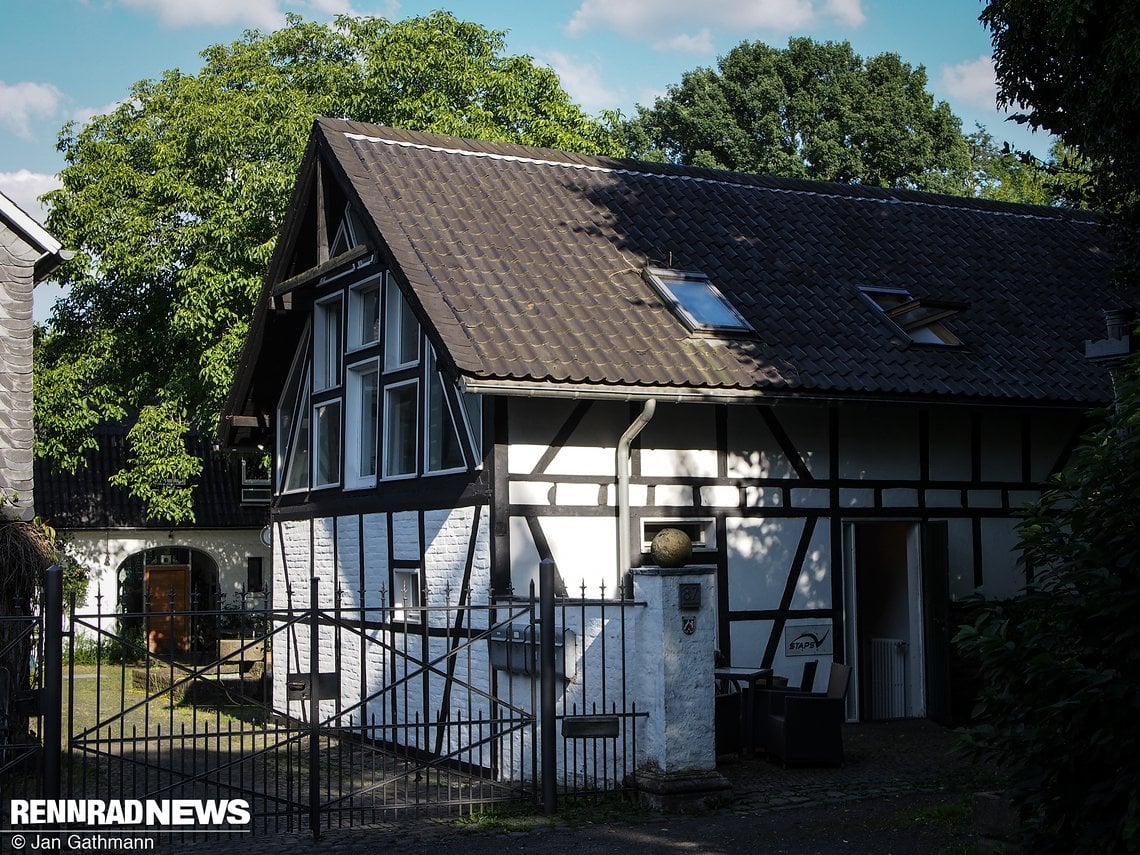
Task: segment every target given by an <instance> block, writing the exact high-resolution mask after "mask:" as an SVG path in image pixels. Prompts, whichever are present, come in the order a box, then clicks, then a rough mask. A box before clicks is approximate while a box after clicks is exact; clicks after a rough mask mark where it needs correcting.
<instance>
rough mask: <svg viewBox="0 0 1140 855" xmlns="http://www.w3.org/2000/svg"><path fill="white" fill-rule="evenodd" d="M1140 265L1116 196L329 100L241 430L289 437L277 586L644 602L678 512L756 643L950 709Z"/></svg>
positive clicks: (727, 644) (232, 422)
mask: <svg viewBox="0 0 1140 855" xmlns="http://www.w3.org/2000/svg"><path fill="white" fill-rule="evenodd" d="M1112 264H1113V258H1112V254H1111V251H1110V242H1109V240H1108V238H1107V237H1106V235H1105V233H1104V231H1103V230H1102V227H1101V226H1100V224H1099V223H1098V222H1097V221H1096V219H1095V217H1093V216H1092V215H1091V214H1088V213H1086V212H1080V211H1071V210H1063V209H1052V208H1039V207H1030V206H1020V205H1010V204H1000V203H996V202H990V201H983V200H978V199H966V198H954V197H947V196H935V195H928V194H923V193H918V192H911V191H906V190H887V189H881V188H877V187H867V186H860V185H837V184H825V183H817V182H808V181H801V180H792V179H782V178H771V177H765V176H758V175H746V174H739V173H728V172H717V171H710V170H704V169H697V168H685V167H679V166H670V165H661V164H647V163H637V162H632V161H624V160H612V159H605V158H599V157H589V156H582V155H575V154H567V153H563V152H557V151H549V150H543V149H535V148H527V147H523V146H517V145H508V144H501V143H490V142H473V141H470V140H460V139H453V138H447V137H440V136H433V135H427V134H421V133H412V132H408V131H402V130H394V129H391V128H384V127H376V126H372V125H365V124H358V123H353V122H347V121H338V120H328V119H322V120H319V121H318V122H317V123H316V125H315V127H314V129H313V133H312V138H311V141H310V144H309V147H308V151H307V153H306V155H305V159H304V161H303V165H302V167H301V170H300V174H299V177H298V180H297V184H296V188H295V192H294V195H293V198H292V202H291V206H290V209H289V214H288V218H287V221H286V223H285V225H284V227H283V230H282V233H281V236H280V239H279V242H278V245H277V249H276V253H275V255H274V258H273V261H272V263H271V266H270V269H269V272H268V275H267V277H266V280H265V285H264V290H263V292H262V294H261V297H260V298H259V300H258V303H257V309H256V314H255V317H254V320H253V324H252V329H251V332H250V336H249V339H248V342H247V347H246V350H245V354H244V356H243V358H242V361H241V364H240V365H239V367H238V371H237V378H236V381H235V384H234V387H233V389H232V392H231V396H230V398H229V401H228V403H227V406H226V411H225V413H226V414H225V416H224V419H223V436H224V439H225V442H227V443H228V444H230V445H231V446H235V447H253V446H255V445H263V446H266V447H273V448H274V449H275V456H274V461H275V462H274V472H273V502H272V510H271V514H272V520H273V523H272V525H273V548H274V558H273V573H274V583H273V590H274V592H275V595H277V596H278V598H279V599H278V602H279V604H282V605H285V603H286V600H285V599H284V597H285V592H286V591H287V590H291V591H292V592H293V593H292V594H291V596H293V597H295V598H296V601H297V602H302V601H304V598H305V597H307V595H308V587H307V585H308V580H309V579H310V577H312V576H316V577H317V578H318V579H320V580H323V584H325V586H326V589H328V590H331V589H332V588H333V587H335V588H337V589H338V590H340V589H344V590H349V591H359V592H360V595H359V602H360V603H363V604H375V605H377V606H379V607H387V608H399V607H401V606H403V607H405V608H412V609H415V608H419V607H421V606H426V605H431V604H440V603H442V602H444V598H445V593H444V592H445V589H447V590H448V591H450V593H451V595H452V596H455V595H458V597H459V600H458V605H459V606H463V605H464V604H465V603H467V604H475V603H477V602H487V600H488V598H489V597H491V596H492V592H493V593H494V595H495V596H502V597H509V596H510V595H511V593H512V592H513V593H514V594H519V593H522V592H525V590H526V589H527V586H528V585H529V583H530V581H531V580H532V579H533V578H534V577H535V575H536V572H537V567H538V564H539V560H540V559H541V558H544V557H552V558H553V559H555V561H556V562H557V567H558V570H559V575H560V578H561V583H562V585H563V586H564V589H565V592H566V593H567V594H568V595H569V596H570V597H576V596H580V595H581V594H580V592H585V591H589V594H588V596H590V597H598V598H602V599H606V598H613V597H616V596H618V595H619V594H620V592H621V591H622V590H623V589H624V588H625V587H626V585H627V577H628V574H629V571H630V570H631V568H637V567H639V566H640V565H642V564H643V563H644V562H646V560H647V551H648V545H649V542H650V541H651V540H652V538H653V536H654V534H655V533H656V532H657V531H658V530H660V529H661V528H663V527H679V528H681V529H683V530H685V531H687V532H688V533H689V534H690V536H691V537H692V540H693V543H694V546H695V551H696V560H697V561H698V562H700V563H702V564H706V565H709V566H711V567H713V568H715V585H714V590H715V596H714V602H712V603H711V604H705V606H704V608H705V609H711V618H709V619H710V620H712V621H713V623H714V626H715V636H716V645H717V647H718V648H719V649H720V651H721V652H722V654H723V655H724V656H726V657H727V658H728V660H729V661H731V662H732V663H734V664H740V665H762V666H769V667H773V668H774V669H775V670H776V672H777V673H780V674H787V675H789V676H791V677H792V678H793V679H798V675H799V671H800V665H801V663H802V662H803V661H804V660H805V658H806V657H809V656H810V657H812V658H819V659H821V660H822V662H821V665H822V666H823V667H821V669H820V673H821V674H822V673H825V671H826V664H827V662H828V661H830V660H831V659H833V658H834V659H836V660H838V661H843V662H846V663H848V664H851V665H852V666H853V667H854V676H853V680H852V683H851V689H852V690H851V691H850V692H849V694H848V699H849V717H851V718H853V719H868V718H892V717H902V716H917V717H921V716H930V717H936V718H940V719H942V718H946V717H947V716H948V715H949V710H950V705H951V703H952V695H951V685H950V674H949V671H950V668H949V636H950V633H951V630H952V627H951V625H950V621H949V619H948V613H949V610H950V608H951V604H952V603H953V602H954V601H955V600H957V599H960V598H962V597H965V596H966V595H969V594H973V593H975V592H980V593H982V594H984V595H986V596H989V597H1002V596H1007V595H1011V594H1014V593H1015V592H1016V591H1017V590H1018V588H1019V586H1020V585H1021V584H1022V583H1023V582H1024V570H1023V569H1022V568H1021V567H1020V566H1019V565H1018V562H1017V555H1016V554H1015V551H1014V546H1015V543H1016V531H1015V528H1016V513H1017V511H1018V509H1019V508H1020V507H1021V506H1022V505H1023V503H1025V502H1028V501H1031V500H1033V499H1034V498H1035V497H1036V496H1038V495H1039V492H1040V490H1041V488H1042V485H1043V484H1044V483H1045V481H1046V480H1047V479H1048V478H1049V476H1050V475H1052V474H1053V473H1056V472H1057V471H1058V470H1059V469H1060V468H1062V467H1063V466H1064V465H1065V462H1066V459H1067V457H1068V455H1069V452H1070V450H1071V449H1072V447H1073V445H1074V443H1075V441H1076V440H1077V437H1078V436H1079V434H1080V432H1081V429H1082V425H1083V424H1084V421H1085V417H1086V412H1087V411H1088V410H1089V409H1090V408H1092V407H1095V406H1097V405H1099V404H1102V403H1104V402H1106V401H1109V400H1111V395H1112V389H1111V383H1110V379H1109V377H1108V374H1107V372H1106V371H1105V369H1104V368H1103V367H1102V366H1099V365H1096V364H1094V363H1092V362H1090V361H1088V360H1086V358H1085V342H1086V341H1087V340H1090V339H1093V340H1096V339H1102V338H1104V314H1103V312H1104V310H1108V309H1115V308H1118V307H1120V306H1121V305H1122V301H1123V300H1124V297H1122V296H1121V295H1119V294H1116V293H1114V292H1113V291H1112V290H1111V288H1110V286H1109V275H1110V271H1111V268H1112ZM701 614H702V615H709V614H710V612H709V611H704V612H702V613H701ZM702 619H704V618H702ZM457 620H462V618H457ZM408 631H409V632H411V631H413V630H412V628H411V627H410V626H409V627H408ZM416 631H418V630H416ZM583 631H585V630H583ZM440 633H443V629H440ZM329 638H330V640H331V636H329ZM433 638H434V636H433ZM353 643H355V642H353ZM435 643H437V642H436V641H434V640H431V639H428V638H427V637H426V636H425V642H424V644H425V648H424V649H425V650H427V649H429V648H430V649H432V650H434V649H435V648H434V647H430V645H431V644H435ZM580 643H581V645H582V647H583V648H589V647H590V646H591V640H590V639H589V638H583V639H582V640H581V642H580ZM324 647H325V645H324V643H323V642H322V649H324ZM353 649H354V648H352V647H351V645H350V646H349V647H346V648H344V650H343V651H341V652H338V653H337V655H336V662H338V663H340V664H339V665H338V666H337V667H338V668H340V669H341V671H342V681H341V689H342V693H346V695H347V696H351V695H353V694H354V693H356V695H357V696H360V697H363V696H365V695H367V694H368V693H369V692H371V691H372V690H373V688H374V687H373V686H372V685H368V686H365V687H363V688H361V682H360V681H361V680H363V679H364V678H362V677H361V676H360V672H359V670H355V671H352V672H351V673H350V672H349V671H347V670H345V669H347V668H348V664H347V663H350V662H353V661H356V660H358V659H359V658H360V657H359V656H357V655H356V654H355V653H354V652H353ZM328 655H329V656H330V657H331V656H332V654H331V653H329V654H328ZM630 655H631V656H634V657H638V658H635V659H632V660H631V661H630V662H629V663H628V665H627V667H629V668H634V669H638V668H641V669H642V670H645V669H644V668H642V663H648V662H650V661H652V660H653V658H654V657H655V656H656V657H657V658H660V649H658V650H657V651H653V650H642V651H636V652H635V653H632V654H630ZM328 661H329V662H330V663H331V662H332V659H331V658H330V659H328ZM322 667H324V665H322ZM330 667H331V665H330ZM353 667H354V668H357V669H358V668H359V665H356V666H353ZM710 667H711V665H710ZM354 675H355V676H354ZM377 679H383V678H377ZM438 682H439V684H438V686H437V685H435V684H433V687H432V688H431V689H428V688H426V687H425V688H424V689H423V691H420V690H419V689H417V690H416V691H414V692H412V693H411V697H412V702H414V703H413V705H414V706H415V709H412V707H411V706H409V707H408V708H407V709H406V710H403V712H401V713H400V714H401V715H405V716H407V719H406V720H408V721H411V720H413V716H414V720H416V721H428V720H437V719H439V718H440V717H441V716H443V715H445V713H446V709H445V707H446V706H447V704H448V700H447V699H448V697H449V695H448V694H447V688H446V687H445V686H444V683H445V682H446V681H445V680H442V679H441V680H440V681H438ZM572 682H573V681H571V684H572ZM346 684H347V685H348V688H345V686H346ZM425 685H426V684H425ZM488 685H490V684H488ZM486 691H493V689H490V688H488V689H487V690H486ZM568 691H569V690H568ZM282 692H283V690H281V692H279V694H278V697H277V700H278V702H279V703H281V704H285V703H286V702H287V701H286V696H285V695H284V694H283V693H282ZM412 702H410V703H412Z"/></svg>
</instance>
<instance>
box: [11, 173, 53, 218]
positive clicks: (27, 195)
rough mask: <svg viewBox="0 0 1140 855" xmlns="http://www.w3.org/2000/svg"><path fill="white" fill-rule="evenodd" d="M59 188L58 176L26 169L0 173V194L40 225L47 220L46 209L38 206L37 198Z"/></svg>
mask: <svg viewBox="0 0 1140 855" xmlns="http://www.w3.org/2000/svg"><path fill="white" fill-rule="evenodd" d="M60 186H61V184H60V181H59V176H58V175H44V174H43V173H40V172H30V171H28V170H27V169H21V170H19V171H17V172H0V192H2V193H3V194H4V195H5V196H7V197H8V198H9V199H11V200H12V201H13V202H15V203H16V204H17V205H19V206H20V208H21V209H23V211H24V213H25V214H27V215H28V216H29V217H31V218H32V219H33V220H35V221H36V222H38V223H41V224H42V223H43V221H44V220H46V219H47V209H46V208H44V206H43V205H41V204H40V202H39V197H40V196H42V195H43V194H44V193H47V192H48V191H49V190H58V189H59V188H60Z"/></svg>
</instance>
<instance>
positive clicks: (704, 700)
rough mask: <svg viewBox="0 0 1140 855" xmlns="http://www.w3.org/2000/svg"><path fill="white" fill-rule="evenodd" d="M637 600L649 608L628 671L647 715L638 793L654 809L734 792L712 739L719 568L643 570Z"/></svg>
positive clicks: (637, 574) (636, 581)
mask: <svg viewBox="0 0 1140 855" xmlns="http://www.w3.org/2000/svg"><path fill="white" fill-rule="evenodd" d="M633 596H634V599H635V600H637V601H640V602H644V603H646V606H647V608H646V610H645V614H644V615H643V616H642V619H641V620H639V621H638V632H637V646H636V652H635V656H634V657H632V659H633V661H631V662H630V663H629V666H627V667H632V668H633V669H634V673H636V674H637V675H638V676H637V681H638V692H637V696H638V699H639V700H638V705H639V707H640V706H641V704H643V703H644V704H645V709H646V711H647V712H648V713H649V718H648V721H647V722H646V723H645V724H644V725H639V727H641V728H642V729H641V730H639V732H638V749H639V750H638V755H639V756H638V758H637V773H636V777H637V784H638V790H639V792H640V794H641V795H642V797H643V798H644V799H645V800H646V801H648V802H649V803H651V804H653V805H655V806H657V807H663V808H668V809H678V808H683V807H685V806H686V805H691V804H701V803H703V802H704V801H706V800H707V799H708V798H709V797H710V796H713V795H715V794H718V793H721V792H722V791H723V790H725V789H727V788H728V786H729V785H728V782H727V781H726V780H725V779H724V778H723V776H721V775H719V774H718V773H717V772H716V743H715V734H714V732H713V710H714V704H715V701H714V685H713V666H714V662H713V656H714V651H715V647H716V626H715V621H716V601H715V598H716V568H715V567H707V566H693V567H682V568H677V569H672V568H664V567H641V568H638V569H636V570H634V571H633Z"/></svg>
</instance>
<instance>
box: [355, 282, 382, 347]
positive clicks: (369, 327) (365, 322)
mask: <svg viewBox="0 0 1140 855" xmlns="http://www.w3.org/2000/svg"><path fill="white" fill-rule="evenodd" d="M359 329H360V343H361V344H371V343H372V342H374V341H379V340H380V286H378V285H374V286H373V287H371V288H366V289H365V290H363V291H361V292H360V327H359Z"/></svg>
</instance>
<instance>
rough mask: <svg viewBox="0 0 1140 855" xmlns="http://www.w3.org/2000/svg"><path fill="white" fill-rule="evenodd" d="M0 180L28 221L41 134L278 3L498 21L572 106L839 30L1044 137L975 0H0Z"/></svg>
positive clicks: (233, 33) (937, 86) (592, 105)
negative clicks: (756, 47) (751, 50)
mask: <svg viewBox="0 0 1140 855" xmlns="http://www.w3.org/2000/svg"><path fill="white" fill-rule="evenodd" d="M2 2H3V10H4V16H3V18H4V26H3V30H2V32H0V190H3V191H4V192H5V193H6V194H7V195H9V196H10V197H11V198H13V199H14V200H15V201H16V202H17V203H19V204H20V205H21V206H23V207H24V208H25V209H26V210H27V211H28V212H29V213H30V214H32V215H33V216H35V217H37V218H38V219H42V217H43V215H44V212H43V210H42V208H40V207H39V205H38V204H37V203H36V201H35V199H36V197H37V196H38V195H39V194H41V193H43V192H45V191H47V190H49V189H51V188H52V187H54V186H56V184H57V181H56V178H55V175H56V173H57V172H58V171H59V169H60V168H62V166H63V162H62V159H61V158H60V156H59V153H58V152H57V151H56V150H55V139H56V135H57V133H58V131H59V129H60V128H61V127H62V125H63V124H64V122H66V121H68V120H69V119H70V120H76V121H79V122H82V121H85V120H86V119H88V118H90V116H92V115H94V114H97V113H101V112H104V111H106V110H108V109H110V108H112V107H114V105H115V104H116V102H118V101H120V100H122V99H123V98H125V97H126V95H127V94H128V92H129V90H130V87H131V85H132V84H133V83H135V82H136V81H138V80H143V79H148V78H155V77H159V76H161V74H162V72H163V71H164V70H166V69H169V68H179V69H181V70H182V71H184V72H193V71H196V70H197V69H198V68H199V67H200V65H201V61H200V59H199V57H198V54H199V52H200V51H201V50H202V49H204V48H205V47H207V46H209V45H212V44H217V43H222V42H230V41H233V40H235V39H238V38H240V37H241V34H242V32H243V31H244V30H246V29H249V28H257V29H261V30H272V29H274V28H276V27H277V26H278V25H280V24H281V23H282V22H283V20H284V15H285V14H286V13H287V12H296V13H299V14H301V15H303V16H304V17H305V18H307V19H310V20H317V21H327V20H330V19H331V18H332V16H333V15H335V14H337V13H349V14H360V15H382V16H385V17H389V18H403V17H408V16H413V15H421V14H425V13H427V12H430V11H431V10H433V9H437V8H449V9H450V10H451V11H452V12H454V13H455V14H456V15H457V16H459V17H461V18H466V19H468V20H472V21H477V22H479V23H481V24H484V25H485V26H488V27H491V28H494V29H501V30H506V31H508V37H507V45H508V50H509V51H510V52H511V53H525V54H529V55H530V56H532V57H534V58H535V59H537V60H538V61H540V62H543V63H546V64H548V65H550V66H552V67H553V68H554V69H555V70H556V71H557V72H558V73H559V75H560V77H561V78H562V81H563V84H564V86H565V87H566V89H567V90H568V91H569V92H570V94H571V96H573V97H574V99H575V100H576V101H578V103H580V104H581V105H582V106H583V107H584V108H585V109H586V110H587V111H588V112H590V113H596V112H597V111H599V110H601V109H603V108H620V109H622V110H624V111H625V112H626V113H630V112H632V111H633V109H634V106H635V105H636V104H639V103H640V104H645V105H649V104H651V103H652V101H653V99H654V98H655V97H656V96H657V95H660V94H663V93H664V91H665V89H666V87H667V86H669V85H670V84H672V83H677V82H679V81H680V79H681V75H682V73H683V72H685V71H687V70H690V69H692V68H696V67H698V66H714V65H715V63H716V60H717V57H718V56H721V55H723V54H725V53H726V52H727V51H728V50H729V49H730V48H732V47H733V45H735V44H737V43H738V42H740V41H742V40H744V39H754V40H762V41H765V42H767V43H769V44H772V45H777V46H783V45H785V44H786V43H787V40H788V38H789V37H790V36H793V35H809V36H811V37H813V38H816V39H818V40H826V39H833V40H844V39H846V40H849V41H850V42H851V43H852V44H853V45H854V47H855V50H856V51H857V52H858V53H860V54H862V55H864V56H868V55H873V54H877V53H882V52H884V51H891V52H895V53H898V54H900V55H901V56H902V58H903V59H904V60H905V61H906V62H909V63H911V64H913V65H919V64H921V65H923V66H925V67H926V70H927V75H928V78H929V88H930V90H931V91H932V92H933V93H934V95H935V97H936V98H938V99H940V100H946V101H948V102H949V103H950V105H951V107H952V108H953V110H954V112H955V113H956V114H957V115H958V116H959V117H961V118H962V120H963V127H964V129H965V130H967V131H969V130H972V129H973V127H974V123H975V122H981V123H982V124H983V125H985V126H986V127H987V128H988V129H989V130H990V132H991V133H993V134H994V136H995V137H996V138H997V139H999V140H1008V141H1010V142H1011V143H1013V144H1015V145H1017V146H1018V147H1021V148H1029V149H1031V150H1032V151H1034V152H1035V153H1037V154H1038V155H1044V154H1045V153H1046V150H1047V148H1048V141H1047V140H1046V139H1045V138H1043V137H1041V136H1040V135H1037V136H1034V137H1031V136H1030V135H1029V134H1028V132H1027V131H1025V130H1024V129H1022V128H1020V127H1018V126H1016V125H1014V124H1013V123H1011V122H1007V121H1004V114H1002V113H999V112H998V111H997V110H996V107H995V103H994V100H995V91H996V90H995V87H994V82H993V69H992V64H991V63H990V40H989V34H988V33H987V32H986V30H985V29H984V28H983V27H982V25H981V24H979V23H978V20H977V17H978V15H979V13H980V12H981V10H982V8H983V7H984V3H983V2H982V0H704V2H693V0H539V2H527V3H520V2H507V0H462V2H461V0H456V2H453V3H451V4H450V5H447V4H443V3H441V2H438V0H436V2H420V0H2Z"/></svg>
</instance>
